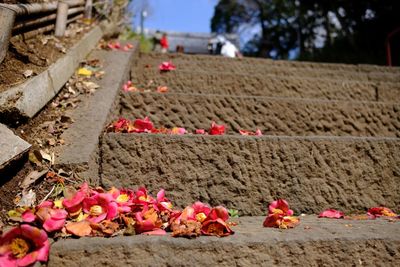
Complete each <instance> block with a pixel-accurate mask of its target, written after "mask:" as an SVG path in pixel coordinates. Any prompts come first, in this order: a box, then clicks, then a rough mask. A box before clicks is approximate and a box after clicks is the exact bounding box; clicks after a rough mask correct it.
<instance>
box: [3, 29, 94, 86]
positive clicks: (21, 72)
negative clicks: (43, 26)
mask: <svg viewBox="0 0 400 267" xmlns="http://www.w3.org/2000/svg"><path fill="white" fill-rule="evenodd" d="M88 30H89V28H88V27H84V26H82V25H80V24H78V23H74V24H70V25H69V26H68V29H67V31H68V33H69V35H68V36H67V37H63V38H56V37H54V36H53V35H38V36H36V37H34V38H32V39H28V40H23V38H20V37H18V36H17V37H14V38H12V39H11V42H10V46H9V50H8V53H7V55H6V58H5V59H4V61H3V62H2V63H1V64H0V93H1V92H4V91H6V90H7V89H9V88H11V87H13V86H16V85H18V84H21V83H23V82H24V81H25V80H27V79H28V78H29V77H32V76H35V75H37V74H39V73H41V72H42V71H44V70H45V69H46V68H47V67H48V66H49V65H50V64H52V63H54V62H55V61H56V60H57V59H59V58H60V57H62V56H63V55H65V53H66V51H67V50H68V48H70V47H71V46H73V45H74V44H75V43H76V41H77V40H79V39H80V38H81V37H82V36H83V35H84V34H85V33H86V32H87V31H88Z"/></svg>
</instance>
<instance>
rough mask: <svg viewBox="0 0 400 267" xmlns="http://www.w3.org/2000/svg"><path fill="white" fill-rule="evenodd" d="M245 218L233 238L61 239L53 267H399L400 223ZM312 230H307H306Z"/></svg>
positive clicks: (54, 247) (54, 249)
mask: <svg viewBox="0 0 400 267" xmlns="http://www.w3.org/2000/svg"><path fill="white" fill-rule="evenodd" d="M263 220H264V217H252V218H250V217H242V218H240V219H236V220H234V221H239V225H238V226H236V227H233V230H234V231H235V234H234V235H232V236H229V237H224V238H217V237H205V236H202V237H200V238H197V239H194V240H189V239H185V238H173V237H170V236H162V237H156V236H141V235H139V236H132V237H116V238H109V239H104V238H84V239H78V240H72V239H68V240H60V241H58V242H56V243H55V244H53V245H52V247H51V253H50V261H49V263H48V266H57V267H59V266H68V267H70V266H71V267H72V266H359V265H362V266H377V265H378V266H379V265H384V266H398V265H399V263H400V222H394V223H390V222H387V221H385V220H380V219H379V220H369V221H347V220H334V219H333V220H332V219H331V220H329V219H317V218H315V217H314V216H305V217H302V218H301V224H300V225H299V226H298V227H297V228H294V229H290V230H279V229H272V228H263V227H262V222H263ZM305 227H307V228H308V229H305Z"/></svg>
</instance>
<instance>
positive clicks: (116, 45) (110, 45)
mask: <svg viewBox="0 0 400 267" xmlns="http://www.w3.org/2000/svg"><path fill="white" fill-rule="evenodd" d="M107 46H108V48H110V49H111V50H119V49H120V48H121V44H120V43H119V42H109V43H108V44H107Z"/></svg>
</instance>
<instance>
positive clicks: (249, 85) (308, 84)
mask: <svg viewBox="0 0 400 267" xmlns="http://www.w3.org/2000/svg"><path fill="white" fill-rule="evenodd" d="M132 77H133V79H132V81H133V83H134V84H135V85H136V86H137V87H139V88H149V89H154V88H155V87H156V86H168V88H169V91H170V92H171V93H199V94H231V95H254V96H271V97H300V98H319V99H326V100H358V101H376V100H377V93H376V88H378V90H379V86H378V85H375V84H373V83H361V82H343V81H334V80H326V79H302V78H293V77H277V76H274V75H252V76H248V75H234V74H212V73H207V72H197V73H192V72H179V71H178V72H171V73H165V74H160V73H159V72H156V71H154V72H149V71H141V72H140V71H138V72H136V71H133V73H132ZM149 81H153V84H152V85H151V86H147V83H148V82H149ZM398 92H399V94H398V95H395V96H394V97H395V98H394V99H393V96H392V95H391V96H390V98H382V99H379V100H380V101H395V100H396V99H397V98H398V100H399V102H400V87H399V88H398ZM383 97H386V95H383Z"/></svg>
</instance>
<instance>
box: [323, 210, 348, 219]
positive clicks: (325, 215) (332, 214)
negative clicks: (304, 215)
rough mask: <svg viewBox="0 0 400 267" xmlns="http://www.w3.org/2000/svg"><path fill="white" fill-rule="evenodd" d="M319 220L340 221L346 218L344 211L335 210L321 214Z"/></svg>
mask: <svg viewBox="0 0 400 267" xmlns="http://www.w3.org/2000/svg"><path fill="white" fill-rule="evenodd" d="M318 218H331V219H340V218H342V219H343V218H344V212H342V211H338V210H334V209H327V210H324V211H323V212H321V213H320V214H319V215H318Z"/></svg>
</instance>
